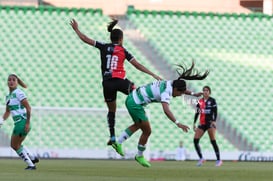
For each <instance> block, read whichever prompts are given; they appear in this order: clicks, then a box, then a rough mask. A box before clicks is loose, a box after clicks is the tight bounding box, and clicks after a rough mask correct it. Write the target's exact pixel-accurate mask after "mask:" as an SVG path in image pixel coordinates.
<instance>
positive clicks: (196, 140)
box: [193, 139, 203, 159]
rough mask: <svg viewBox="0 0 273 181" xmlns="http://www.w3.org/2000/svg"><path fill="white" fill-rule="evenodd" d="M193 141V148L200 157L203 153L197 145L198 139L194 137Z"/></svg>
mask: <svg viewBox="0 0 273 181" xmlns="http://www.w3.org/2000/svg"><path fill="white" fill-rule="evenodd" d="M193 142H194V147H195V150H196V152H197V154H198V156H199V158H200V159H202V158H203V155H202V153H201V148H200V145H199V139H194V140H193Z"/></svg>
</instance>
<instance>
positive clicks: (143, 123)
mask: <svg viewBox="0 0 273 181" xmlns="http://www.w3.org/2000/svg"><path fill="white" fill-rule="evenodd" d="M179 68H181V70H182V73H181V72H179V71H178V73H179V77H178V79H176V80H161V81H155V82H153V83H150V84H147V85H144V86H141V87H139V88H137V89H135V90H133V91H132V92H131V93H130V94H129V95H128V96H127V99H126V102H125V104H126V107H127V109H128V112H129V114H130V116H131V117H132V119H133V121H134V123H133V124H132V125H131V126H129V127H128V128H127V129H125V131H123V132H122V133H121V135H120V137H119V138H118V143H117V147H116V152H117V153H119V154H120V155H121V156H124V153H123V150H122V146H121V144H122V143H123V142H124V141H125V140H126V139H127V138H129V137H130V136H131V135H132V134H133V133H135V132H136V131H137V130H139V129H141V131H142V134H141V136H140V138H139V141H138V146H137V149H138V153H137V154H136V156H135V160H136V161H137V162H138V163H139V164H141V165H142V166H144V167H150V166H151V164H150V163H149V162H148V161H147V160H146V159H145V158H144V156H143V152H144V151H145V149H146V146H145V145H146V143H147V141H148V139H149V136H150V134H151V127H150V123H149V119H148V117H147V115H146V114H145V110H144V106H146V105H147V104H150V103H152V102H156V103H161V105H162V108H163V111H164V113H165V114H166V116H167V117H168V118H169V119H170V120H171V121H172V122H173V123H174V124H176V125H177V127H178V128H180V129H182V130H183V131H184V132H188V130H189V127H188V126H186V125H184V124H182V123H180V122H179V121H178V120H177V119H176V117H175V116H174V114H173V113H172V112H171V110H170V107H169V104H170V100H171V97H177V96H181V95H182V94H191V95H195V94H194V93H192V92H191V91H189V90H187V89H186V82H185V81H184V80H203V79H205V78H206V77H207V75H208V73H209V71H206V72H205V73H204V74H202V75H201V74H200V73H199V72H198V71H197V72H196V71H195V70H194V63H192V66H191V67H190V68H189V69H186V68H184V67H183V66H181V65H179ZM194 72H195V74H193V73H194ZM183 79H184V80H183Z"/></svg>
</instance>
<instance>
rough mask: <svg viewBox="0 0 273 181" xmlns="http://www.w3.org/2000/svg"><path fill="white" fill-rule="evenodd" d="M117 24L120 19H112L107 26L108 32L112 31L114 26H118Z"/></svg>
mask: <svg viewBox="0 0 273 181" xmlns="http://www.w3.org/2000/svg"><path fill="white" fill-rule="evenodd" d="M116 24H118V20H117V19H112V21H111V22H110V23H109V24H108V26H107V30H108V32H110V33H111V32H112V30H113V28H114V26H116Z"/></svg>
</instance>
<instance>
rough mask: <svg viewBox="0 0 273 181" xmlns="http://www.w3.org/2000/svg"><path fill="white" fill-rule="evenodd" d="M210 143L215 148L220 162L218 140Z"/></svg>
mask: <svg viewBox="0 0 273 181" xmlns="http://www.w3.org/2000/svg"><path fill="white" fill-rule="evenodd" d="M210 142H211V144H212V146H213V149H214V152H215V155H216V158H217V160H220V152H219V147H218V145H217V143H216V140H211V141H210Z"/></svg>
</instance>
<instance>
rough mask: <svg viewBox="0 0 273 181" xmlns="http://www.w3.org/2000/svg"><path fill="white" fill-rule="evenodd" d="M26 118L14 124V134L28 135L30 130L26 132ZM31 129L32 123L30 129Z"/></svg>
mask: <svg viewBox="0 0 273 181" xmlns="http://www.w3.org/2000/svg"><path fill="white" fill-rule="evenodd" d="M26 122H27V120H26V119H21V121H18V122H16V123H15V124H14V128H13V132H12V135H14V136H27V134H28V132H25V126H26ZM30 129H31V125H30V128H29V130H30Z"/></svg>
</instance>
